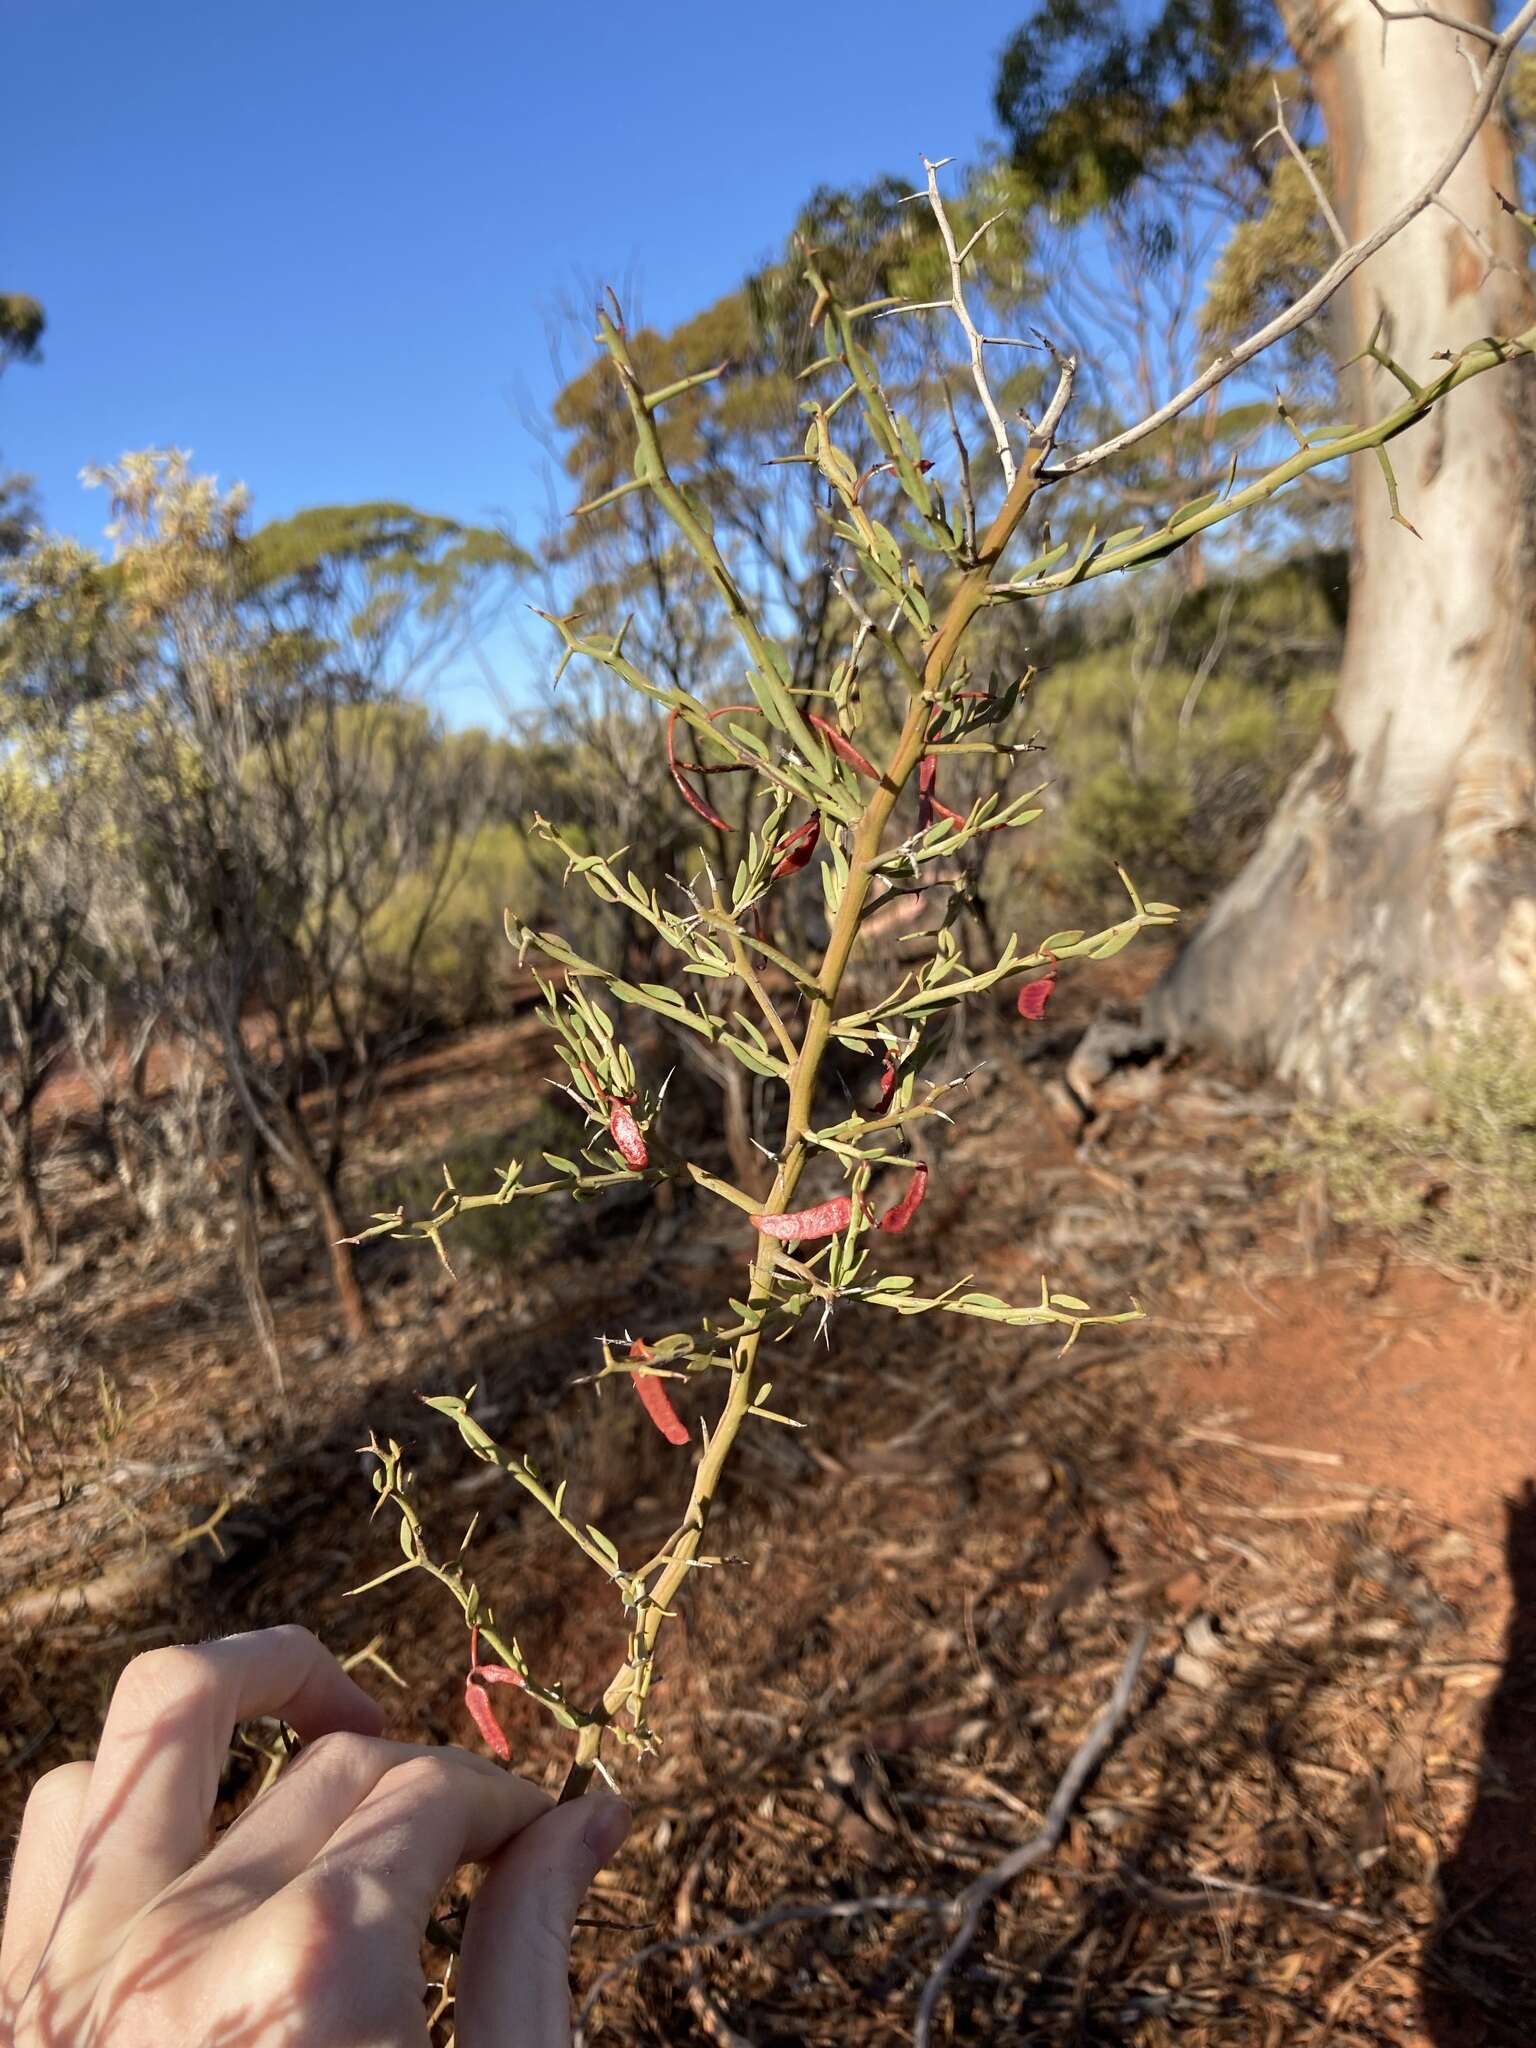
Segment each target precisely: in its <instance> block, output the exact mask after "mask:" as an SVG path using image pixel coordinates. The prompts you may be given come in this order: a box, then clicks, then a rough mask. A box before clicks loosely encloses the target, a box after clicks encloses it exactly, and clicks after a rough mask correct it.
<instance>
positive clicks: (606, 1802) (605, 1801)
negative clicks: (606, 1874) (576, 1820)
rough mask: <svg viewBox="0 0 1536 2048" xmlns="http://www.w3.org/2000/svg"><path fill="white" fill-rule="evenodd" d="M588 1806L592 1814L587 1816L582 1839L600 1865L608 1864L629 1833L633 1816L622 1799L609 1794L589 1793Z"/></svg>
mask: <svg viewBox="0 0 1536 2048" xmlns="http://www.w3.org/2000/svg"><path fill="white" fill-rule="evenodd" d="M587 1804H588V1805H589V1806H590V1807H591V1808H592V1812H591V1813H590V1814H588V1816H587V1824H586V1826H585V1827H584V1828H583V1829H582V1831H581V1839H582V1841H583V1842H584V1843H585V1844H586V1846H587V1847H588V1848H589V1849H590V1850H591V1851H592V1854H593V1855H594V1856H595V1857H596V1858H597V1860H598V1862H599V1863H600V1864H602V1863H606V1862H607V1861H608V1858H609V1857H610V1856H612V1855H613V1854H614V1852H615V1851H616V1850H617V1848H618V1846H619V1844H620V1843H621V1842H622V1841H623V1840H624V1837H625V1836H626V1835H627V1834H628V1833H629V1829H630V1822H631V1820H632V1819H633V1815H632V1814H631V1813H630V1810H629V1808H628V1807H627V1806H626V1805H625V1804H624V1802H623V1800H622V1799H615V1798H614V1797H613V1795H612V1794H611V1793H608V1792H596V1793H589V1794H588V1795H587Z"/></svg>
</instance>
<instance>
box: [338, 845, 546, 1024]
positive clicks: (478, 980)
mask: <svg viewBox="0 0 1536 2048" xmlns="http://www.w3.org/2000/svg"><path fill="white" fill-rule="evenodd" d="M544 888H545V884H544V883H543V881H542V880H541V878H540V877H539V875H538V873H537V871H536V869H535V867H534V863H533V861H532V859H531V858H530V856H529V852H528V842H527V840H526V839H525V838H524V836H523V834H522V832H521V830H520V829H519V828H518V827H517V826H516V825H483V826H481V828H480V830H479V831H478V832H477V833H476V834H475V836H474V838H473V839H472V840H471V841H470V842H469V844H468V845H467V846H465V847H460V848H459V849H458V850H457V851H456V852H455V854H454V856H453V859H452V862H451V865H450V867H449V870H448V879H447V881H446V882H441V883H440V882H439V881H438V879H437V877H436V874H435V872H415V873H412V874H408V875H406V876H405V877H404V878H403V879H402V880H401V882H400V883H399V885H398V886H397V887H396V888H395V889H394V890H393V892H392V893H391V895H390V897H389V899H388V901H387V902H385V903H384V904H383V905H382V906H381V908H380V909H379V911H378V912H377V914H376V916H375V918H374V922H373V926H372V929H371V931H370V933H369V946H370V953H371V955H372V957H373V959H374V960H375V962H376V963H377V968H378V973H379V976H380V979H381V980H383V981H384V982H385V983H386V984H389V983H394V984H395V985H396V986H398V987H402V988H403V987H405V986H406V985H407V984H408V983H409V984H411V985H413V986H414V989H415V991H416V995H417V1000H418V1001H419V1002H421V1003H422V1004H423V1005H424V1007H426V1008H427V1009H429V1010H430V1011H431V1012H432V1013H433V1014H434V1016H435V1017H437V1018H438V1019H440V1020H441V1021H442V1022H445V1023H463V1022H466V1021H468V1020H469V1019H471V1018H474V1017H479V1016H484V1015H485V1014H486V1012H487V1011H488V1010H489V1009H490V1008H491V1007H492V1006H493V1004H494V1000H495V994H496V986H497V980H498V977H500V976H503V975H505V973H506V971H507V969H508V967H509V966H510V965H511V964H512V959H513V956H512V954H511V952H510V950H509V948H508V946H507V942H506V939H505V937H504V936H503V933H502V913H503V911H505V910H506V909H507V908H508V907H509V906H510V907H511V908H512V909H514V910H516V911H517V912H519V913H520V914H522V915H528V914H529V913H530V912H531V910H532V909H533V907H534V905H535V904H536V903H537V902H538V901H539V900H540V897H541V895H542V893H543V891H544ZM423 920H425V927H424V928H423ZM413 945H414V947H415V952H414V957H412V955H411V949H412V947H413Z"/></svg>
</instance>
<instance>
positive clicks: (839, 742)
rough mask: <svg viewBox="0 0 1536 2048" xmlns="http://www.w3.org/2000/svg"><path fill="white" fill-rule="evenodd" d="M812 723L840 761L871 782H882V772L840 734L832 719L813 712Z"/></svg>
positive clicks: (850, 741) (851, 742)
mask: <svg viewBox="0 0 1536 2048" xmlns="http://www.w3.org/2000/svg"><path fill="white" fill-rule="evenodd" d="M810 723H811V724H812V725H813V726H814V727H815V728H816V730H817V732H819V733H820V734H821V736H822V738H823V739H824V740H825V741H826V743H827V745H828V746H829V747H830V748H831V749H832V751H833V753H834V754H836V756H837V758H838V759H839V760H840V761H846V762H847V763H848V766H849V767H850V768H853V769H856V770H857V771H858V773H859V774H860V775H862V776H864V777H865V778H866V780H868V781H870V782H878V781H879V780H880V771H879V769H878V768H877V767H876V766H875V764H874V762H873V761H871V760H869V759H867V758H866V756H865V755H863V754H861V753H860V752H859V750H858V748H857V747H856V746H855V745H854V744H853V741H852V740H851V739H849V738H847V736H846V735H845V734H843V733H840V732H839V731H838V729H837V727H836V726H835V725H834V724H833V723H832V721H831V720H830V719H828V718H823V717H822V716H821V714H820V713H819V712H816V711H813V712H812V713H811V715H810Z"/></svg>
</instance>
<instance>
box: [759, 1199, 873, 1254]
mask: <svg viewBox="0 0 1536 2048" xmlns="http://www.w3.org/2000/svg"><path fill="white" fill-rule="evenodd" d="M852 1220H853V1200H852V1197H851V1196H848V1195H836V1196H834V1197H833V1199H832V1200H831V1201H830V1202H817V1203H815V1204H814V1206H813V1207H811V1208H809V1209H792V1210H790V1211H789V1213H788V1214H787V1215H784V1216H754V1217H753V1218H752V1227H753V1229H754V1230H760V1231H761V1232H762V1233H763V1235H764V1237H776V1238H778V1239H779V1241H780V1242H781V1243H783V1244H799V1243H800V1241H801V1240H802V1239H803V1238H811V1237H836V1236H837V1235H838V1234H839V1233H840V1232H841V1231H844V1230H846V1229H847V1228H848V1225H849V1223H850V1222H851V1221H852Z"/></svg>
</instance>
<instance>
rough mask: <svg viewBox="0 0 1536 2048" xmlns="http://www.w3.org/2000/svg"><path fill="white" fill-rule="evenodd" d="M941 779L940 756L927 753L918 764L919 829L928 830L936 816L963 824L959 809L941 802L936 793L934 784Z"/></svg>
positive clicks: (949, 821)
mask: <svg viewBox="0 0 1536 2048" xmlns="http://www.w3.org/2000/svg"><path fill="white" fill-rule="evenodd" d="M938 779H939V757H938V755H937V754H925V755H924V756H923V758H922V760H921V761H919V762H918V764H917V829H918V831H919V832H926V831H927V830H928V827H929V826H930V825H931V824H932V823H933V821H934V819H935V818H936V817H939V818H943V819H945V820H946V821H947V822H948V823H949V824H951V825H963V824H964V823H965V819H964V817H963V816H962V815H961V813H960V812H959V811H952V810H951V809H950V807H949V805H948V804H941V803H940V802H939V800H938V798H937V797H936V796H935V795H934V784H935V783H936V782H937V781H938Z"/></svg>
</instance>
